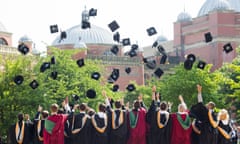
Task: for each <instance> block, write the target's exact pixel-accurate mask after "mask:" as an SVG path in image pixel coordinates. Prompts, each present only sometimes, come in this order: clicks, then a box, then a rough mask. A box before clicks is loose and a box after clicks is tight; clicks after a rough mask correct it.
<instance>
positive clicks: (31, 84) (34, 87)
mask: <svg viewBox="0 0 240 144" xmlns="http://www.w3.org/2000/svg"><path fill="white" fill-rule="evenodd" d="M29 86H30V87H31V88H32V89H36V88H37V87H38V86H39V84H38V82H37V81H36V80H33V81H32V82H31V83H30V84H29Z"/></svg>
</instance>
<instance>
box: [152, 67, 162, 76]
mask: <svg viewBox="0 0 240 144" xmlns="http://www.w3.org/2000/svg"><path fill="white" fill-rule="evenodd" d="M154 74H155V75H156V76H157V77H158V78H160V77H161V76H162V75H163V74H164V72H163V70H162V69H160V68H157V69H156V70H155V71H154Z"/></svg>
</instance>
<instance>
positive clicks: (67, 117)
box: [9, 85, 238, 144]
mask: <svg viewBox="0 0 240 144" xmlns="http://www.w3.org/2000/svg"><path fill="white" fill-rule="evenodd" d="M196 89H197V92H198V95H197V97H198V103H197V104H193V105H192V106H191V107H190V108H189V109H188V108H187V105H186V104H185V102H184V99H183V97H182V96H179V100H180V103H179V105H178V111H177V112H171V104H170V103H167V102H165V101H162V100H161V101H160V99H161V98H160V97H161V96H160V95H159V93H157V92H156V87H155V86H153V87H152V103H151V106H150V107H149V108H147V107H146V106H145V105H144V102H143V99H142V96H141V95H140V96H139V97H138V99H137V100H135V101H134V102H133V106H132V108H130V107H129V104H128V103H127V104H126V105H124V102H123V100H116V101H112V100H110V98H109V97H108V96H107V95H106V92H105V91H103V92H102V95H103V97H104V99H105V103H102V104H99V106H98V110H97V111H94V109H92V108H90V107H89V106H88V105H87V104H86V103H81V104H75V105H74V106H69V104H68V100H64V101H63V103H62V107H63V110H61V109H60V108H59V106H58V105H57V104H52V105H51V106H50V112H48V111H47V110H43V108H42V107H41V106H39V107H38V112H37V114H36V116H35V118H34V120H32V121H31V120H30V119H29V117H28V115H25V116H26V117H28V118H27V119H24V115H23V114H19V115H18V121H17V122H16V123H15V124H14V125H12V126H11V128H10V130H9V138H10V143H11V144H237V139H238V138H237V130H236V127H234V125H232V123H231V120H230V118H229V113H228V111H227V110H226V109H221V110H220V111H219V112H216V111H214V107H215V104H214V102H208V103H207V104H203V99H202V86H200V85H197V88H196Z"/></svg>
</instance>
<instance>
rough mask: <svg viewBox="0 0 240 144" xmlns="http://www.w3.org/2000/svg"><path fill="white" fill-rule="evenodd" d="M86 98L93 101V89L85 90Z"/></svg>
mask: <svg viewBox="0 0 240 144" xmlns="http://www.w3.org/2000/svg"><path fill="white" fill-rule="evenodd" d="M86 96H87V97H88V98H91V99H93V98H95V97H96V91H95V90H94V89H88V90H87V93H86Z"/></svg>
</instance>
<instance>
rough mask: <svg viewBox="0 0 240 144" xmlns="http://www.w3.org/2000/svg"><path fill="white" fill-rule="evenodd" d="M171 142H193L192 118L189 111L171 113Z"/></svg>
mask: <svg viewBox="0 0 240 144" xmlns="http://www.w3.org/2000/svg"><path fill="white" fill-rule="evenodd" d="M171 119H172V129H171V144H191V137H190V136H191V132H192V127H191V120H190V117H189V116H188V113H187V112H186V113H173V114H171Z"/></svg>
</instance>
